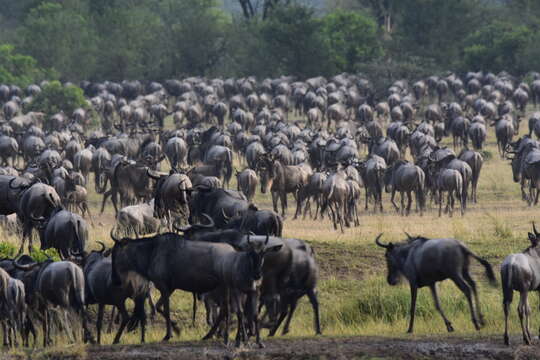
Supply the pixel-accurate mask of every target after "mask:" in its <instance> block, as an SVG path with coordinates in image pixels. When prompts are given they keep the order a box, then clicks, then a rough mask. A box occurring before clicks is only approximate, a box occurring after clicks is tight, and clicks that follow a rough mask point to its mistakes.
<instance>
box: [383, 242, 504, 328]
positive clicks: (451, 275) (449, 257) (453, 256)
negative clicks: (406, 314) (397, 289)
mask: <svg viewBox="0 0 540 360" xmlns="http://www.w3.org/2000/svg"><path fill="white" fill-rule="evenodd" d="M382 235H383V234H379V235H378V236H377V238H376V239H375V243H376V244H377V245H378V246H380V247H382V248H384V249H386V254H385V257H386V264H387V267H388V277H387V281H388V284H390V285H397V284H398V283H399V280H400V277H401V276H404V277H405V278H406V279H407V280H408V281H409V285H410V287H411V309H410V316H411V317H410V322H409V329H408V330H407V332H408V333H412V332H413V328H414V313H415V309H416V295H417V293H418V288H422V287H424V286H429V288H430V290H431V295H432V296H433V300H434V301H435V308H436V309H437V311H438V312H439V313H440V314H441V316H442V318H443V320H444V323H445V325H446V329H447V330H448V331H449V332H452V331H454V328H453V327H452V323H451V322H450V320H448V318H447V317H446V316H445V315H444V312H443V310H442V308H441V305H440V303H439V295H438V294H437V285H436V284H437V282H439V281H443V280H446V279H450V280H452V281H453V282H454V283H455V284H456V286H457V287H458V288H459V289H460V290H461V291H462V292H463V294H465V297H466V298H467V301H468V303H469V309H470V311H471V317H472V322H473V324H474V327H475V328H476V329H477V330H479V329H480V327H482V326H483V325H484V318H483V316H482V313H481V311H480V301H479V298H478V293H477V291H476V283H475V282H474V280H473V279H472V277H471V275H470V274H469V266H470V258H471V257H472V258H474V259H476V260H478V261H479V262H480V264H482V266H483V267H484V268H485V271H486V275H487V277H488V279H489V281H490V282H491V284H493V285H494V284H496V281H497V280H496V279H495V274H494V273H493V269H492V268H491V265H490V264H489V262H487V261H486V260H484V259H482V258H480V257H478V256H477V255H475V254H474V253H473V252H472V251H471V250H469V249H468V248H467V247H466V246H465V244H463V243H462V242H461V241H459V240H456V239H426V238H424V237H420V236H417V237H411V236H409V235H408V234H407V241H406V242H404V243H398V244H393V243H388V244H383V243H382V242H381V241H380V239H381V237H382ZM473 298H474V302H473Z"/></svg>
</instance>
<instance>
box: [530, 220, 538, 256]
mask: <svg viewBox="0 0 540 360" xmlns="http://www.w3.org/2000/svg"><path fill="white" fill-rule="evenodd" d="M532 225H533V232H532V233H531V232H530V233H529V241H530V242H531V246H530V247H529V249H531V250H532V249H534V250H536V251H537V252H539V251H538V250H540V249H538V242H539V241H540V233H538V231H536V225H535V224H534V221H533V224H532Z"/></svg>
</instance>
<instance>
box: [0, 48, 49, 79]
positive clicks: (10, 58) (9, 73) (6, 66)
mask: <svg viewBox="0 0 540 360" xmlns="http://www.w3.org/2000/svg"><path fill="white" fill-rule="evenodd" d="M14 50H15V49H14V46H13V45H9V44H4V45H0V83H3V84H15V85H18V86H23V87H24V86H28V85H30V84H31V83H36V82H39V81H41V80H43V79H44V78H45V77H47V76H49V77H53V76H54V75H53V74H52V73H51V72H47V71H45V70H43V69H41V68H39V67H38V66H37V61H36V60H35V59H34V58H33V57H31V56H27V55H21V54H17V53H15V51H14Z"/></svg>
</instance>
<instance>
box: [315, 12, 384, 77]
mask: <svg viewBox="0 0 540 360" xmlns="http://www.w3.org/2000/svg"><path fill="white" fill-rule="evenodd" d="M323 34H324V36H325V38H326V39H328V40H327V41H328V42H329V50H330V58H331V61H332V63H333V65H334V69H335V71H336V72H343V71H347V72H354V71H355V70H356V65H358V64H359V63H365V62H369V61H372V60H375V59H377V58H379V57H381V56H382V54H383V49H382V47H381V44H380V42H379V39H378V37H377V25H376V24H375V21H373V20H372V19H370V18H369V17H367V16H365V15H364V14H362V13H359V12H349V11H343V10H337V11H335V12H333V13H330V14H328V15H326V16H325V17H324V19H323Z"/></svg>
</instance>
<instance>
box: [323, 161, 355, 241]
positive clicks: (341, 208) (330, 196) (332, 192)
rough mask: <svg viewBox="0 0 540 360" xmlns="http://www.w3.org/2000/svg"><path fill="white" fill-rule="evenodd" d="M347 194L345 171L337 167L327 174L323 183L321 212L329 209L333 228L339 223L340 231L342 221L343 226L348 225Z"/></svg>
mask: <svg viewBox="0 0 540 360" xmlns="http://www.w3.org/2000/svg"><path fill="white" fill-rule="evenodd" d="M348 196H349V186H348V184H347V181H346V178H345V172H344V171H343V170H341V169H339V170H337V171H336V172H335V173H333V174H331V175H329V176H328V178H327V179H326V181H325V182H324V184H323V189H322V205H321V213H324V212H325V211H326V209H329V214H330V216H331V218H332V222H333V224H334V229H335V230H337V224H339V227H340V230H341V232H343V224H344V223H345V226H347V227H348V226H349V218H348V216H347V205H348V202H347V200H348Z"/></svg>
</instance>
